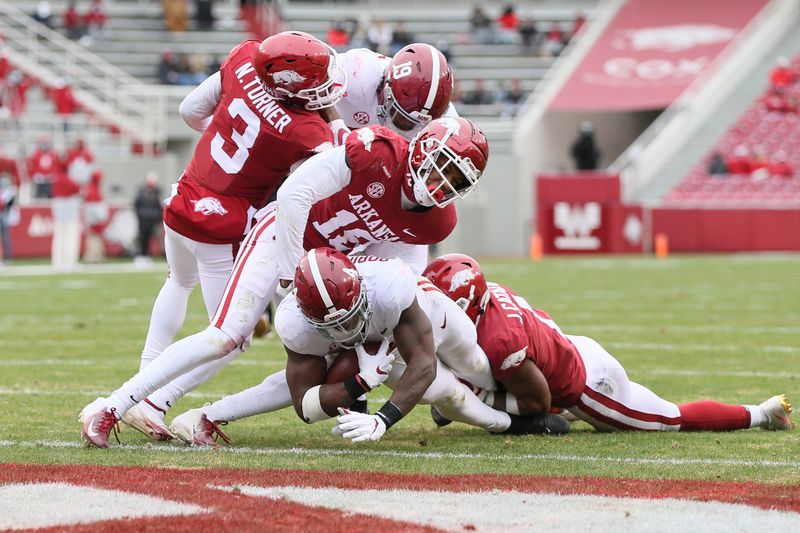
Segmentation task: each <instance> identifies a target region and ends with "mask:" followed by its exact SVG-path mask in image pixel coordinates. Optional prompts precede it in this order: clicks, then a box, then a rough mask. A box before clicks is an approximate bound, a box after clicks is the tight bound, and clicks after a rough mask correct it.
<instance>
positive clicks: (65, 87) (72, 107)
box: [51, 77, 78, 131]
mask: <svg viewBox="0 0 800 533" xmlns="http://www.w3.org/2000/svg"><path fill="white" fill-rule="evenodd" d="M51 97H52V98H53V104H54V105H55V110H56V114H57V115H58V116H59V117H61V119H62V120H63V121H64V122H63V128H64V131H69V120H70V117H71V116H72V115H73V114H74V113H75V111H77V110H78V101H77V100H75V95H74V93H73V92H72V80H70V79H69V78H66V77H62V78H59V79H58V81H56V85H55V87H53V89H52V91H51Z"/></svg>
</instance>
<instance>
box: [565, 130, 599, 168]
mask: <svg viewBox="0 0 800 533" xmlns="http://www.w3.org/2000/svg"><path fill="white" fill-rule="evenodd" d="M570 153H571V154H572V159H573V160H574V161H575V168H576V169H577V170H595V169H596V168H597V164H598V161H599V160H600V151H599V150H598V149H597V146H596V145H595V141H594V125H593V124H592V123H591V122H589V121H584V122H581V125H580V127H579V128H578V137H577V138H576V139H575V142H573V143H572V148H571V150H570Z"/></svg>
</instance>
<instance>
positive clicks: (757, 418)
mask: <svg viewBox="0 0 800 533" xmlns="http://www.w3.org/2000/svg"><path fill="white" fill-rule="evenodd" d="M742 407H744V408H745V409H747V412H748V413H750V427H751V428H759V427H764V426H766V425H767V422H768V421H769V417H768V416H766V415H765V414H764V411H763V410H761V408H760V407H759V406H757V405H744V406H742Z"/></svg>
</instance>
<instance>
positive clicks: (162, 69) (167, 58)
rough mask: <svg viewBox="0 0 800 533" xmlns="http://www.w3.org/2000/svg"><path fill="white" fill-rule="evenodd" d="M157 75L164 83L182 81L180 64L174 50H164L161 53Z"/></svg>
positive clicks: (172, 83) (176, 83)
mask: <svg viewBox="0 0 800 533" xmlns="http://www.w3.org/2000/svg"><path fill="white" fill-rule="evenodd" d="M156 75H157V76H158V81H159V82H160V83H161V84H162V85H178V84H179V83H180V66H179V65H178V61H177V59H176V58H175V54H173V53H172V51H170V50H164V52H163V53H162V54H161V61H159V62H158V69H157V70H156Z"/></svg>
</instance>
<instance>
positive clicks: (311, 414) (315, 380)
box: [284, 347, 364, 424]
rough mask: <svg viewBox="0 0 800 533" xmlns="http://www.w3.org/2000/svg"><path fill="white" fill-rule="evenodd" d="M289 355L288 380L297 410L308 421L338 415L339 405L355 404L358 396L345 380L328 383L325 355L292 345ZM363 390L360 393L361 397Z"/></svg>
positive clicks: (287, 363) (288, 351) (287, 349)
mask: <svg viewBox="0 0 800 533" xmlns="http://www.w3.org/2000/svg"><path fill="white" fill-rule="evenodd" d="M284 348H285V347H284ZM286 355H287V356H288V359H287V362H286V382H287V383H288V384H289V393H290V394H291V395H292V404H294V410H295V412H296V413H297V416H299V417H300V418H301V419H303V420H304V421H306V422H307V423H309V424H311V423H313V422H318V421H320V420H324V419H327V418H330V417H333V416H336V414H337V412H336V408H337V407H348V406H350V405H351V404H352V403H353V400H355V398H353V397H351V395H350V393H349V392H348V391H347V389H346V388H345V385H344V382H341V383H327V384H326V383H325V376H326V375H327V370H328V369H327V363H326V361H325V358H324V357H320V356H316V355H305V354H300V353H297V352H294V351H292V350H290V349H289V348H286ZM363 393H364V392H363V391H362V392H360V393H359V396H360V395H361V394H363ZM356 398H358V396H356Z"/></svg>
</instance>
